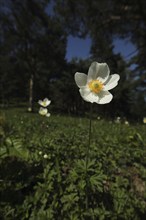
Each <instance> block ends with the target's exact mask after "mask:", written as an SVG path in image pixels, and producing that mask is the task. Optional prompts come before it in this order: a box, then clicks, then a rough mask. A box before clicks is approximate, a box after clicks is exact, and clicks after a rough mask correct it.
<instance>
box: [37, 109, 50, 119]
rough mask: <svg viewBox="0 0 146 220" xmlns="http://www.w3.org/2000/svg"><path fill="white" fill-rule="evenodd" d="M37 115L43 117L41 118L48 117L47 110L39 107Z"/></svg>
mask: <svg viewBox="0 0 146 220" xmlns="http://www.w3.org/2000/svg"><path fill="white" fill-rule="evenodd" d="M39 114H40V115H43V116H47V117H50V113H49V112H48V109H47V108H43V107H40V109H39Z"/></svg>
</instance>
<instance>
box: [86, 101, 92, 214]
mask: <svg viewBox="0 0 146 220" xmlns="http://www.w3.org/2000/svg"><path fill="white" fill-rule="evenodd" d="M91 124H92V104H90V115H89V142H88V145H87V147H86V210H88V207H89V201H88V185H89V177H88V163H89V159H90V142H91Z"/></svg>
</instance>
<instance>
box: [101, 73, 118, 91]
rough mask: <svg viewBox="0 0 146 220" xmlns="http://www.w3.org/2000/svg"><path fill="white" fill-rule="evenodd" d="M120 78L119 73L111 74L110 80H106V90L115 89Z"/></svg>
mask: <svg viewBox="0 0 146 220" xmlns="http://www.w3.org/2000/svg"><path fill="white" fill-rule="evenodd" d="M119 79H120V76H119V75H118V74H113V75H110V76H109V78H108V80H107V81H106V82H105V85H104V90H105V91H107V90H110V89H113V88H114V87H116V86H117V85H118V80H119Z"/></svg>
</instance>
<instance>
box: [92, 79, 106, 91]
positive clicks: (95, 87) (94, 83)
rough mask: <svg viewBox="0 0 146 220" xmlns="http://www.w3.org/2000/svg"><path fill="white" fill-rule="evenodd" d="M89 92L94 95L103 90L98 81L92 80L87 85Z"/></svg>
mask: <svg viewBox="0 0 146 220" xmlns="http://www.w3.org/2000/svg"><path fill="white" fill-rule="evenodd" d="M88 86H89V88H90V90H91V91H92V92H94V93H99V92H100V91H101V90H102V89H103V84H102V83H101V82H100V81H99V80H97V79H96V80H92V81H90V82H89V83H88Z"/></svg>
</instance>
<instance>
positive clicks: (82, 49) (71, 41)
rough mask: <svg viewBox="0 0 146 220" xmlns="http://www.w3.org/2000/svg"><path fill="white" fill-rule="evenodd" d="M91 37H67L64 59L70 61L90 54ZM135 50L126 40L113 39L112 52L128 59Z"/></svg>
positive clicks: (87, 56) (84, 57)
mask: <svg viewBox="0 0 146 220" xmlns="http://www.w3.org/2000/svg"><path fill="white" fill-rule="evenodd" d="M90 47H91V39H90V38H86V39H80V38H78V37H72V36H69V37H68V43H67V53H66V59H67V60H68V61H70V60H71V59H72V58H74V57H77V58H82V59H86V58H89V56H90ZM135 50H136V48H135V46H134V45H133V44H132V43H131V42H130V41H128V40H127V39H126V40H122V39H118V38H117V39H115V40H114V52H115V53H121V54H122V56H123V57H124V58H125V59H126V60H128V59H130V58H131V56H132V55H131V56H130V54H131V53H132V52H134V51H135Z"/></svg>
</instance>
